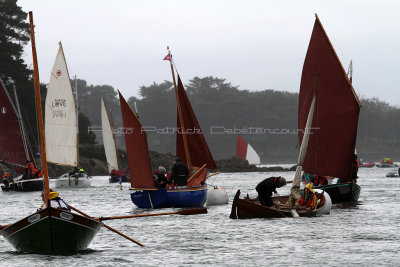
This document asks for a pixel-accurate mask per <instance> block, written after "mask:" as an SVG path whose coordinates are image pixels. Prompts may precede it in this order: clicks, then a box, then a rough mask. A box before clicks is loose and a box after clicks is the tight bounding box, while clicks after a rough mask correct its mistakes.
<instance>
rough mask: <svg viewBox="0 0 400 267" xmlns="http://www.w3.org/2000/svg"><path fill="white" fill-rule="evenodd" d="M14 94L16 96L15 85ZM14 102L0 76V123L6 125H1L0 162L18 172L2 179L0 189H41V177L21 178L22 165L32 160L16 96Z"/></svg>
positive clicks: (23, 169)
mask: <svg viewBox="0 0 400 267" xmlns="http://www.w3.org/2000/svg"><path fill="white" fill-rule="evenodd" d="M14 95H15V96H17V94H16V90H15V86H14ZM15 102H16V105H14V103H13V101H11V98H10V95H9V94H8V91H7V90H6V87H5V85H4V84H3V81H2V80H1V78H0V107H1V112H0V125H7V127H2V130H1V134H0V157H1V162H2V163H3V164H5V165H7V166H9V168H12V169H13V170H14V171H13V172H14V173H15V174H16V175H18V174H20V175H19V176H17V177H14V178H12V177H11V176H10V178H9V179H2V181H0V182H2V185H1V189H2V190H3V191H24V192H25V191H42V190H43V177H41V178H34V179H28V180H25V179H22V177H23V176H22V174H23V173H24V172H25V167H24V166H25V164H26V162H27V160H32V161H33V156H32V153H31V151H30V149H29V146H28V142H27V138H26V135H25V131H24V126H23V123H22V118H21V112H20V110H19V105H18V99H17V98H16V101H15ZM33 162H34V161H33ZM10 175H11V174H10Z"/></svg>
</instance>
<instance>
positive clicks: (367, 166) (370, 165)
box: [358, 160, 375, 168]
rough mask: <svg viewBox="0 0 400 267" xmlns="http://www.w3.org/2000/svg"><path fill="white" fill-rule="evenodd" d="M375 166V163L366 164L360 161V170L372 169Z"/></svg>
mask: <svg viewBox="0 0 400 267" xmlns="http://www.w3.org/2000/svg"><path fill="white" fill-rule="evenodd" d="M374 166H375V162H364V161H362V160H358V167H359V168H372V167H374Z"/></svg>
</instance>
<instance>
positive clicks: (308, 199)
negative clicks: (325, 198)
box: [295, 183, 318, 211]
mask: <svg viewBox="0 0 400 267" xmlns="http://www.w3.org/2000/svg"><path fill="white" fill-rule="evenodd" d="M303 192H304V193H303V194H301V193H300V194H301V197H300V200H297V201H296V203H295V206H296V208H297V209H298V208H299V206H305V207H306V210H307V211H312V210H313V209H314V208H315V207H316V206H317V200H318V196H317V194H316V193H315V191H314V189H313V188H312V184H311V183H309V184H307V185H306V187H304V191H303Z"/></svg>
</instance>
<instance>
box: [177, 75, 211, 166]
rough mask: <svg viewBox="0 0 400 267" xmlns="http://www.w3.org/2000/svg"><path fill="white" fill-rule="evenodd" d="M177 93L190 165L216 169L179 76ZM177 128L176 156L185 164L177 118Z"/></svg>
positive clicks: (181, 136)
mask: <svg viewBox="0 0 400 267" xmlns="http://www.w3.org/2000/svg"><path fill="white" fill-rule="evenodd" d="M177 91H178V97H179V103H180V108H181V111H182V119H183V124H184V125H185V133H186V138H187V142H188V146H189V148H190V149H189V153H190V158H191V162H192V165H193V166H195V167H201V166H202V165H203V164H206V166H207V169H216V168H217V166H216V164H215V162H214V159H213V157H212V155H211V152H210V149H209V148H208V145H207V142H206V140H205V138H204V136H203V133H202V131H201V128H200V125H199V123H198V121H197V118H196V115H195V114H194V111H193V108H192V106H191V104H190V101H189V98H188V97H187V95H186V92H185V88H184V87H183V84H182V81H181V78H180V77H179V75H178V90H177ZM177 128H178V129H179V131H178V133H177V135H176V155H177V156H178V157H180V158H181V159H182V161H183V162H186V155H185V148H184V142H183V134H182V132H180V131H181V129H182V127H181V123H180V119H179V116H178V118H177Z"/></svg>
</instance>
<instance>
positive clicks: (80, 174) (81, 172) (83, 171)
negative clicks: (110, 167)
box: [79, 168, 85, 177]
mask: <svg viewBox="0 0 400 267" xmlns="http://www.w3.org/2000/svg"><path fill="white" fill-rule="evenodd" d="M84 174H85V170H84V169H83V168H80V169H79V177H83V175H84Z"/></svg>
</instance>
